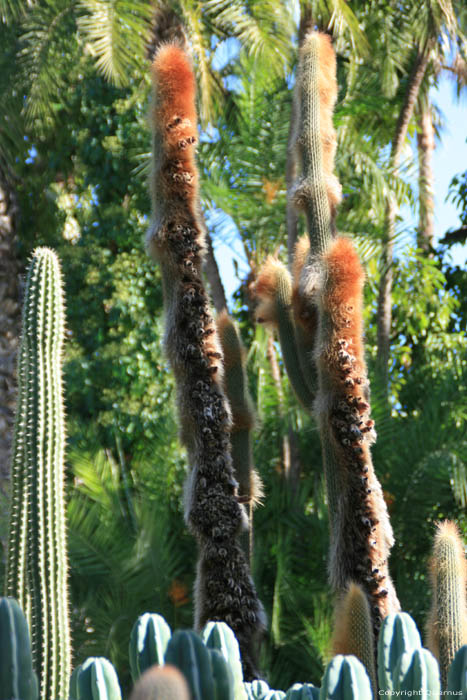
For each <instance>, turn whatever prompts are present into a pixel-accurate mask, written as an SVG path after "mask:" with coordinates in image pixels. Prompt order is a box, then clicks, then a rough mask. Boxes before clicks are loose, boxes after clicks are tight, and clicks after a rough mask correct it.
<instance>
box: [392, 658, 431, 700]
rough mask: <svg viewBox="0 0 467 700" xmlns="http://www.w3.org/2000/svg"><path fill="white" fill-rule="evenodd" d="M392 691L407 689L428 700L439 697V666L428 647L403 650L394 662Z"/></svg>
mask: <svg viewBox="0 0 467 700" xmlns="http://www.w3.org/2000/svg"><path fill="white" fill-rule="evenodd" d="M393 682H394V693H395V694H397V693H400V692H401V691H405V694H407V693H408V692H409V691H412V692H414V693H416V694H417V695H418V696H419V697H422V698H424V699H425V700H428V699H429V698H435V700H436V698H439V693H440V690H441V686H440V681H439V667H438V664H437V661H436V659H435V657H434V656H433V654H432V653H431V652H429V651H428V649H412V650H411V651H407V652H404V653H403V654H402V656H400V657H399V660H398V662H397V664H396V667H395V669H394V674H393Z"/></svg>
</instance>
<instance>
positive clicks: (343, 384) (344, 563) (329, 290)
mask: <svg viewBox="0 0 467 700" xmlns="http://www.w3.org/2000/svg"><path fill="white" fill-rule="evenodd" d="M323 262H324V265H325V274H324V278H323V286H322V289H321V292H320V295H319V303H320V316H321V318H322V323H321V326H320V332H319V337H318V342H317V349H316V361H317V366H318V374H319V381H320V387H319V392H318V396H317V400H316V403H315V409H316V413H317V415H318V417H319V420H320V423H321V426H322V428H321V429H322V431H323V433H324V434H326V435H327V438H326V440H327V443H328V445H327V448H326V449H328V450H329V451H330V452H332V454H333V461H334V463H335V467H334V473H335V472H336V470H337V472H338V474H339V478H338V480H337V481H336V477H335V476H331V474H330V475H329V482H328V491H329V499H330V504H331V506H332V509H333V511H334V514H333V518H334V525H333V528H332V542H331V554H330V563H329V570H330V574H331V582H332V584H333V587H334V588H335V589H336V590H342V589H343V588H345V586H346V585H347V583H348V581H349V580H353V581H355V582H356V583H360V584H361V585H362V586H363V588H364V589H365V591H366V592H367V595H368V596H369V601H370V605H371V612H372V616H373V622H374V628H375V632H377V631H378V628H379V625H380V623H381V620H382V619H384V617H385V616H386V615H387V614H388V613H389V612H394V611H396V610H398V609H399V603H398V600H397V597H396V594H395V591H394V587H393V584H392V581H391V579H390V578H389V571H388V557H389V551H390V548H391V546H392V544H393V535H392V530H391V525H390V523H389V517H388V513H387V508H386V504H385V502H384V498H383V493H382V489H381V485H380V483H379V481H378V479H377V477H376V474H375V471H374V468H373V464H372V460H371V453H370V445H371V443H372V442H373V441H374V439H375V432H374V422H373V420H371V417H370V404H369V385H368V378H367V370H366V364H365V358H364V348H363V320H362V293H363V284H364V279H365V275H364V271H363V268H362V266H361V263H360V260H359V257H358V254H357V252H356V251H355V249H354V247H353V245H352V243H351V242H350V241H349V240H348V239H346V238H337V239H335V240H334V241H333V243H331V246H330V247H329V250H328V252H327V253H326V254H325V255H324V257H323ZM327 478H328V477H327ZM332 479H334V481H333V480H332Z"/></svg>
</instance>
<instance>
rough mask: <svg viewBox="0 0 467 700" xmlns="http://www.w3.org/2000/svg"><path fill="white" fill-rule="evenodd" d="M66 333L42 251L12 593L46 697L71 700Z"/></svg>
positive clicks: (21, 432)
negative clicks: (25, 621) (68, 695)
mask: <svg viewBox="0 0 467 700" xmlns="http://www.w3.org/2000/svg"><path fill="white" fill-rule="evenodd" d="M64 328H65V311H64V300H63V288H62V277H61V272H60V265H59V262H58V259H57V256H56V255H55V253H54V252H53V251H52V250H49V249H47V248H38V249H37V250H36V251H35V252H34V254H33V257H32V261H31V265H30V267H29V272H28V277H27V284H26V294H25V301H24V309H23V337H22V341H21V347H20V352H19V371H18V380H19V394H18V409H17V419H16V429H15V439H14V451H13V467H12V502H11V516H10V531H9V541H8V562H7V577H6V582H7V583H6V589H7V594H8V595H9V596H12V597H14V598H16V599H17V600H18V601H19V603H20V605H21V607H22V608H23V610H26V611H27V613H28V618H29V626H30V629H31V638H32V653H33V660H34V666H35V668H36V671H37V673H38V675H39V679H40V697H41V698H42V699H43V700H50V698H55V697H65V695H66V693H67V690H68V679H69V675H70V665H71V645H70V630H69V617H68V583H67V574H68V571H67V567H68V565H67V544H66V530H65V496H64V450H65V413H64V407H63V400H62V345H63V338H64Z"/></svg>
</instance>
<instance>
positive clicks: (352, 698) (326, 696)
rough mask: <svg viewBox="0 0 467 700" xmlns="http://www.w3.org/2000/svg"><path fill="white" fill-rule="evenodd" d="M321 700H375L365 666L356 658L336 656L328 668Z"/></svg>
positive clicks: (320, 695) (322, 687)
mask: <svg viewBox="0 0 467 700" xmlns="http://www.w3.org/2000/svg"><path fill="white" fill-rule="evenodd" d="M319 700H373V693H372V692H371V684H370V679H369V677H368V674H367V672H366V670H365V667H364V665H363V664H362V663H361V662H360V661H359V660H358V659H357V657H356V656H342V654H339V655H338V656H335V657H334V658H333V659H332V661H331V662H330V663H329V665H328V666H327V668H326V671H325V674H324V678H323V683H322V686H321V690H320V693H319Z"/></svg>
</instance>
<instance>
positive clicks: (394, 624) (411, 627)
mask: <svg viewBox="0 0 467 700" xmlns="http://www.w3.org/2000/svg"><path fill="white" fill-rule="evenodd" d="M421 648H422V641H421V639H420V634H419V632H418V629H417V626H416V625H415V622H414V621H413V620H412V618H411V617H410V615H408V614H407V613H395V614H391V615H388V616H387V617H386V618H385V619H384V621H383V624H382V626H381V630H380V633H379V639H378V681H379V686H380V689H381V690H385V691H386V690H387V691H389V692H392V691H393V690H394V678H393V677H394V671H395V668H396V664H397V662H398V660H399V658H400V657H401V656H402V654H404V653H408V652H411V651H413V650H415V649H421Z"/></svg>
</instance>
